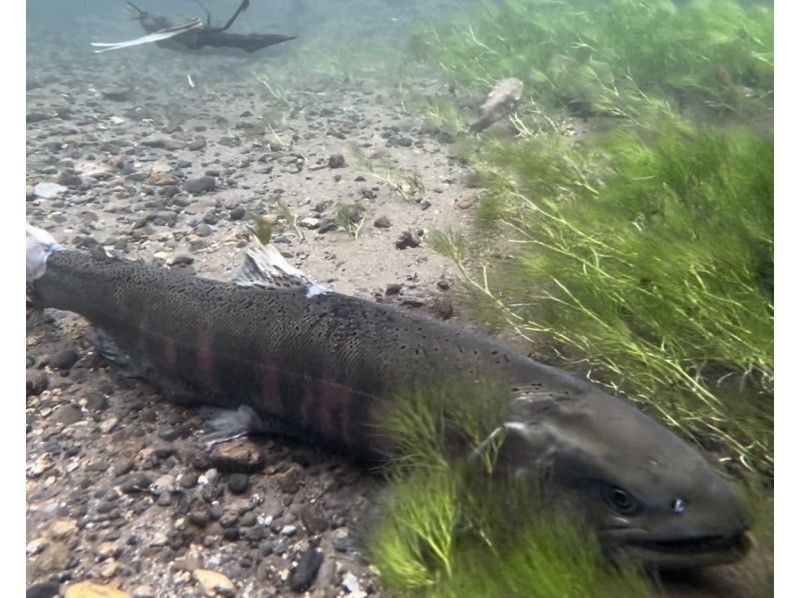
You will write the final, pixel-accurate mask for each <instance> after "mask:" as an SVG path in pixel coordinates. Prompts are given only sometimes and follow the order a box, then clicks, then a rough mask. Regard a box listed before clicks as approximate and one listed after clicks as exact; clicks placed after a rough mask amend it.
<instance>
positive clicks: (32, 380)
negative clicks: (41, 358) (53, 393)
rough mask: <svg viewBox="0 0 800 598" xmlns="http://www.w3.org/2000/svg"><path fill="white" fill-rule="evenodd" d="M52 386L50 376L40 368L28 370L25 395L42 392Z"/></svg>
mask: <svg viewBox="0 0 800 598" xmlns="http://www.w3.org/2000/svg"><path fill="white" fill-rule="evenodd" d="M48 386H50V378H49V377H48V376H47V374H46V373H45V372H42V371H40V370H28V371H27V372H26V375H25V396H27V397H30V396H32V395H38V394H41V393H42V391H44V390H47V387H48Z"/></svg>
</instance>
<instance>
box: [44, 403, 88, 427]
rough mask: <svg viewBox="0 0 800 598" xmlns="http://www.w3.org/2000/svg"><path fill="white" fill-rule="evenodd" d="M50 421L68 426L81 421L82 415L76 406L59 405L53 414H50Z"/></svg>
mask: <svg viewBox="0 0 800 598" xmlns="http://www.w3.org/2000/svg"><path fill="white" fill-rule="evenodd" d="M50 419H52V420H53V421H54V422H58V423H60V424H64V425H67V426H68V425H70V424H74V423H75V422H79V421H80V420H81V419H83V413H82V412H81V408H80V407H78V406H77V405H73V404H69V405H61V406H60V407H56V408H55V409H54V410H53V413H52V414H50Z"/></svg>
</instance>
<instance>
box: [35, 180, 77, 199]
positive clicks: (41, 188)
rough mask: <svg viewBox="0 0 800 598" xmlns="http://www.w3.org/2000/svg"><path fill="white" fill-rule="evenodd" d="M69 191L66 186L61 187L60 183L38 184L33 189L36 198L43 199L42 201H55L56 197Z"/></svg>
mask: <svg viewBox="0 0 800 598" xmlns="http://www.w3.org/2000/svg"><path fill="white" fill-rule="evenodd" d="M67 190H68V189H67V188H66V187H65V186H64V185H59V184H58V183H47V182H45V183H37V184H36V185H34V187H33V194H34V195H35V196H36V197H41V198H42V199H53V198H54V197H58V196H59V195H61V194H62V193H64V192H66V191H67Z"/></svg>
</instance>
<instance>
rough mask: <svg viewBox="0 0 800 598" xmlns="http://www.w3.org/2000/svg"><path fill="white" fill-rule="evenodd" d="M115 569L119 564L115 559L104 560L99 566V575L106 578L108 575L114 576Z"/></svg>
mask: <svg viewBox="0 0 800 598" xmlns="http://www.w3.org/2000/svg"><path fill="white" fill-rule="evenodd" d="M117 569H119V564H118V563H117V561H115V560H113V559H112V560H110V561H106V562H105V563H103V565H102V566H101V567H100V577H104V578H106V579H108V578H110V577H114V576H115V575H116V574H117Z"/></svg>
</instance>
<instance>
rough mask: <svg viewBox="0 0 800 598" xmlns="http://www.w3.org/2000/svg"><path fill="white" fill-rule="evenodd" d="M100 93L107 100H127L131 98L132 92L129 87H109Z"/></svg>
mask: <svg viewBox="0 0 800 598" xmlns="http://www.w3.org/2000/svg"><path fill="white" fill-rule="evenodd" d="M100 94H101V95H102V96H103V97H104V98H105V99H107V100H111V101H112V102H127V101H128V100H130V99H131V92H130V90H128V89H122V88H109V89H104V90H103V91H101V92H100Z"/></svg>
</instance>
